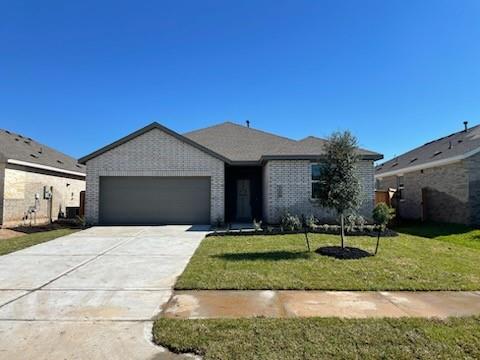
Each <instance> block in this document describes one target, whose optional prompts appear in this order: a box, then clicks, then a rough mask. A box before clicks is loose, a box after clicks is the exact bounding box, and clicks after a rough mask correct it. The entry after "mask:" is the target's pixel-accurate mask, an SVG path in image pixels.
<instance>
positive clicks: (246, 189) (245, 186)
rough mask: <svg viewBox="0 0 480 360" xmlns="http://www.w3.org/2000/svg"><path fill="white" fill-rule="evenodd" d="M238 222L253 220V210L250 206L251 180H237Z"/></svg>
mask: <svg viewBox="0 0 480 360" xmlns="http://www.w3.org/2000/svg"><path fill="white" fill-rule="evenodd" d="M237 220H239V221H250V220H252V208H251V206H250V180H248V179H239V180H237Z"/></svg>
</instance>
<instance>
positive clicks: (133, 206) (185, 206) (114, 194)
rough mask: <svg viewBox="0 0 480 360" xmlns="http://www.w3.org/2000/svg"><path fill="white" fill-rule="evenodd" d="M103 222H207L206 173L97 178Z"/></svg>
mask: <svg viewBox="0 0 480 360" xmlns="http://www.w3.org/2000/svg"><path fill="white" fill-rule="evenodd" d="M100 222H101V223H102V224H132V225H133V224H208V223H210V178H209V177H149V176H121V177H120V176H118V177H117V176H111V177H109V176H107V177H101V178H100Z"/></svg>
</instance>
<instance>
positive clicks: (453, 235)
mask: <svg viewBox="0 0 480 360" xmlns="http://www.w3.org/2000/svg"><path fill="white" fill-rule="evenodd" d="M396 230H397V231H399V232H403V233H406V234H410V235H416V236H420V237H425V238H428V239H435V240H439V241H444V242H448V243H451V244H457V245H462V246H466V247H470V248H472V249H478V250H480V230H479V229H474V228H471V227H468V226H466V225H460V224H438V223H426V224H419V223H410V224H405V225H401V226H399V227H398V228H397V229H396Z"/></svg>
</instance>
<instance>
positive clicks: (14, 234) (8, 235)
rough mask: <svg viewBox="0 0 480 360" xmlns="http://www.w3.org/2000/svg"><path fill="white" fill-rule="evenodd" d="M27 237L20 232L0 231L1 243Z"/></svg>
mask: <svg viewBox="0 0 480 360" xmlns="http://www.w3.org/2000/svg"><path fill="white" fill-rule="evenodd" d="M22 235H25V234H24V233H22V232H20V231H15V230H12V229H0V241H1V240H5V239H11V238H14V237H17V236H22Z"/></svg>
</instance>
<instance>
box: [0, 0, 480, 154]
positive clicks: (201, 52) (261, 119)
mask: <svg viewBox="0 0 480 360" xmlns="http://www.w3.org/2000/svg"><path fill="white" fill-rule="evenodd" d="M479 18H480V1H478V0H470V1H467V0H464V1H463V0H458V1H454V0H449V1H444V0H431V1H428V0H420V1H419V0H412V1H406V0H378V1H369V0H362V1H347V0H341V1H338V0H332V1H299V0H295V1H281V0H275V1H260V0H255V1H208V0H204V1H182V0H176V1H158V0H157V1H140V0H136V1H130V2H128V1H119V0H117V1H89V0H86V1H85V0H82V1H64V0H61V1H48V0H45V1H36V0H35V1H21V0H15V1H7V0H0V127H1V128H6V129H10V130H13V131H16V132H20V133H22V134H25V135H27V136H30V137H32V138H34V139H36V140H38V141H40V142H44V143H45V144H48V145H50V146H52V147H54V148H57V149H58V150H61V151H63V152H66V153H68V154H70V155H72V156H75V157H80V156H83V155H86V154H87V153H89V152H91V151H93V150H95V149H97V148H98V147H101V146H103V145H106V144H107V143H109V142H112V141H114V140H116V139H117V138H119V137H121V136H124V135H126V134H128V133H130V132H132V131H134V130H136V129H138V128H140V127H142V126H144V125H146V124H148V123H150V122H152V121H158V122H160V123H162V124H164V125H166V126H168V127H170V128H172V129H173V130H176V131H178V132H184V131H188V130H192V129H197V128H200V127H205V126H209V125H212V124H215V123H218V122H222V121H225V120H231V121H235V122H240V123H243V122H244V121H245V120H246V119H249V120H250V121H251V123H252V126H253V127H257V128H260V129H263V130H266V131H271V132H274V133H278V134H281V135H285V136H289V137H292V138H295V139H300V138H302V137H305V136H307V135H310V134H313V135H317V136H328V134H330V133H331V132H332V131H335V130H343V129H350V130H351V131H353V132H354V134H356V135H357V137H358V138H359V142H360V144H361V145H362V146H363V147H366V148H369V149H372V150H376V151H379V152H382V153H383V154H385V157H386V158H387V159H388V158H389V157H392V156H393V155H394V154H400V153H402V152H404V151H406V150H408V149H410V148H412V147H414V146H417V145H420V144H423V143H424V142H426V141H428V140H432V139H434V138H436V137H440V136H443V135H447V134H449V133H451V132H455V131H457V130H461V128H462V127H463V125H462V122H463V121H464V120H469V121H470V124H472V125H473V124H478V123H480V41H479V39H480V21H479Z"/></svg>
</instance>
